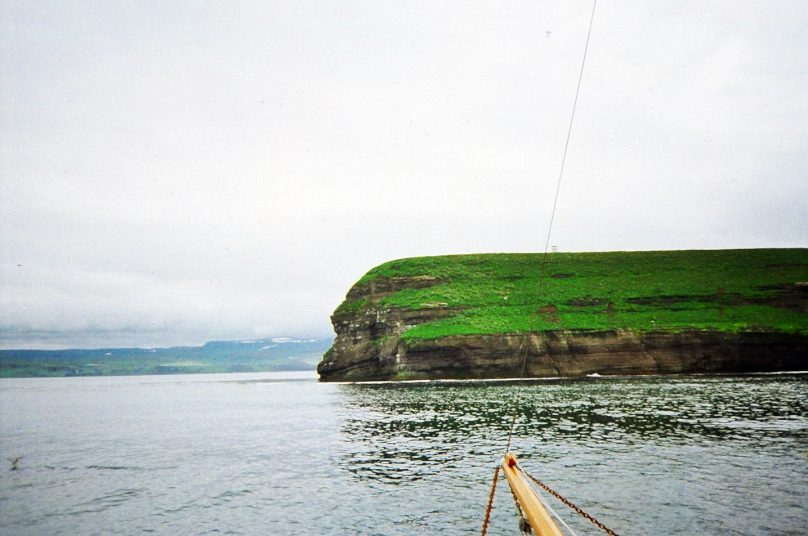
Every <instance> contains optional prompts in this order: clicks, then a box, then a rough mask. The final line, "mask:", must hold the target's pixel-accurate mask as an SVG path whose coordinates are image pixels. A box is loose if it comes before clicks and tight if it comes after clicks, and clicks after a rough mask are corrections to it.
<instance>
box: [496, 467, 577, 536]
mask: <svg viewBox="0 0 808 536" xmlns="http://www.w3.org/2000/svg"><path fill="white" fill-rule="evenodd" d="M502 471H503V472H504V473H505V478H507V479H508V484H509V485H510V486H511V491H513V494H514V495H515V496H516V498H517V499H518V500H519V504H520V505H522V509H523V510H524V512H525V517H527V522H528V523H530V526H531V527H532V528H533V532H534V533H535V534H536V536H564V535H563V534H562V533H561V531H560V530H559V529H558V527H557V526H556V524H555V522H554V521H553V518H551V517H550V514H549V513H548V512H547V510H546V509H545V508H544V505H542V503H541V501H540V500H539V498H538V496H537V495H536V493H535V492H534V491H533V489H532V488H531V487H530V486H529V485H528V483H527V482H526V481H525V479H524V478H522V475H520V474H519V471H518V470H517V469H516V456H514V455H513V454H511V453H510V452H509V453H507V454H506V455H505V460H504V461H503V462H502Z"/></svg>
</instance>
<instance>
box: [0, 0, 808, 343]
mask: <svg viewBox="0 0 808 536" xmlns="http://www.w3.org/2000/svg"><path fill="white" fill-rule="evenodd" d="M4 6H5V7H4V9H3V11H2V13H3V14H2V29H0V108H2V109H1V110H0V128H2V133H3V135H2V138H1V139H0V174H1V177H2V181H0V217H2V220H0V222H1V224H2V227H1V228H0V278H1V279H0V283H1V284H2V288H1V289H0V345H4V346H17V347H19V346H30V347H38V346H83V345H88V346H112V345H118V344H127V345H164V344H178V343H200V342H203V341H204V340H208V339H214V338H243V337H248V338H249V337H257V336H267V335H281V334H291V335H296V334H301V335H304V334H327V333H328V332H329V330H330V328H329V323H328V315H329V314H330V313H331V311H332V310H333V308H334V307H335V306H336V305H337V304H338V303H339V301H340V300H341V299H342V297H343V295H344V293H345V291H346V290H347V289H348V287H349V286H350V284H351V283H352V282H353V281H355V280H356V279H357V278H358V277H359V276H361V274H362V273H363V272H364V271H365V270H367V269H368V268H370V267H372V266H373V265H375V264H378V263H380V262H383V261H385V260H389V259H391V258H396V257H403V256H413V255H428V254H446V253H464V252H491V251H537V250H539V249H541V248H542V247H543V242H544V233H545V232H546V228H547V222H548V218H549V212H550V208H551V204H552V195H553V192H554V190H555V180H556V176H557V172H558V165H559V160H560V156H561V151H562V149H563V142H564V139H563V138H564V134H565V132H566V126H567V125H566V122H567V120H568V117H569V109H570V106H571V104H572V102H571V100H572V96H573V93H574V89H575V82H576V76H577V71H578V67H579V63H578V62H579V61H580V54H581V52H582V49H583V40H584V37H585V32H586V24H587V22H588V13H589V9H590V6H591V4H589V3H588V2H576V3H563V4H562V5H558V4H556V3H535V2H517V3H508V4H506V5H502V4H501V3H488V2H472V3H468V2H408V3H405V4H389V3H377V2H350V3H344V4H339V3H332V2H321V1H311V2H294V3H288V2H275V3H273V2H270V3H264V4H262V5H260V6H256V5H252V4H251V3H227V4H215V3H209V4H205V3H191V2H188V3H183V2H178V3H174V4H172V5H171V6H167V5H163V4H159V3H155V4H130V3H115V2H97V3H93V2H75V3H74V2H63V3H59V4H58V5H52V4H51V3H40V4H37V3H31V2H5V3H4ZM806 26H808V8H806V7H805V5H804V3H803V2H778V3H776V4H771V5H769V4H761V3H756V2H742V3H741V4H738V3H737V2H719V3H711V4H709V5H705V4H703V3H687V2H685V3H682V2H655V3H654V4H653V5H652V4H648V3H643V2H609V3H601V4H600V5H599V6H598V12H597V16H596V20H595V28H594V31H593V35H592V44H591V49H590V56H589V60H588V65H587V70H586V73H585V77H584V85H583V89H582V93H581V99H580V101H579V108H578V115H577V118H576V126H575V130H574V132H573V138H572V142H571V146H570V153H569V160H568V165H567V170H566V174H565V179H564V184H563V186H562V191H561V198H560V204H559V210H558V214H557V221H556V224H555V226H554V235H553V240H552V243H553V244H558V246H559V247H560V249H562V250H567V251H577V250H612V249H670V248H723V247H775V246H797V247H805V246H806V245H807V242H808V241H807V240H806V237H808V218H806V216H805V202H804V199H806V198H808V180H807V179H808V177H806V172H805V170H806V169H808V151H806V142H805V140H806V139H808V132H807V130H808V121H807V119H808V94H806V92H805V91H804V88H805V87H808V74H806V73H808V65H806V59H805V54H804V50H806V49H808V42H807V41H808V36H806V34H805V32H804V28H805V27H806ZM547 32H549V33H547Z"/></svg>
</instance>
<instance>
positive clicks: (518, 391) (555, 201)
mask: <svg viewBox="0 0 808 536" xmlns="http://www.w3.org/2000/svg"><path fill="white" fill-rule="evenodd" d="M597 5H598V1H597V0H593V1H592V13H591V14H590V15H589V30H588V31H587V32H586V44H585V45H584V54H583V57H582V58H581V69H580V71H579V72H578V85H577V87H576V88H575V99H573V101H572V113H571V114H570V122H569V127H568V128H567V139H566V141H565V142H564V154H563V155H562V157H561V168H560V169H559V171H558V181H557V183H556V191H555V197H554V198H553V210H552V212H551V213H550V225H549V226H548V227H547V239H546V240H545V242H544V254H543V255H542V259H541V267H540V269H539V275H538V282H537V284H536V303H537V304H540V303H541V302H540V301H539V300H540V297H541V291H542V286H543V284H544V271H545V267H546V266H547V251H548V250H549V248H550V236H551V235H552V233H553V221H555V214H556V208H557V207H558V196H559V193H560V192H561V179H562V178H563V176H564V166H565V164H566V163H567V150H568V149H569V146H570V138H571V137H572V125H573V123H574V122H575V109H576V108H577V107H578V95H579V94H580V93H581V81H582V80H583V78H584V66H585V65H586V54H587V52H588V51H589V39H590V37H591V36H592V24H593V22H594V21H595V7H597ZM534 321H535V322H536V325H535V327H536V329H534V330H533V331H538V315H536V316H534ZM520 350H521V348H520ZM528 352H529V345H525V353H524V355H523V357H522V364H521V367H520V372H519V383H518V384H517V385H516V393H515V394H514V401H513V413H512V415H511V424H510V426H509V427H508V441H507V445H506V447H505V452H506V453H507V452H509V451H510V449H511V439H512V438H513V429H514V426H515V425H516V412H517V410H518V408H519V401H520V399H521V395H522V385H523V383H524V379H525V370H526V368H527V354H528Z"/></svg>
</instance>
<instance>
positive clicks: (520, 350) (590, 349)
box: [317, 277, 808, 381]
mask: <svg viewBox="0 0 808 536" xmlns="http://www.w3.org/2000/svg"><path fill="white" fill-rule="evenodd" d="M430 284H435V280H434V279H432V278H425V277H418V278H406V277H399V278H391V279H385V280H381V281H374V282H372V283H371V284H366V285H357V286H355V287H354V288H352V289H351V291H350V292H349V294H348V300H349V301H354V300H365V301H366V303H367V306H365V307H363V308H361V309H360V310H358V311H356V312H345V311H339V310H338V311H337V312H336V313H335V314H334V315H333V316H332V318H331V319H332V323H333V325H334V330H335V332H336V334H337V336H336V339H335V341H334V345H333V347H332V349H331V350H329V352H328V353H327V354H326V355H325V356H324V357H323V360H322V362H321V363H320V364H319V366H318V367H317V370H318V372H319V374H320V379H321V380H322V381H369V380H405V379H407V380H409V379H444V378H457V379H462V378H514V377H519V376H520V368H521V364H522V361H523V360H526V361H525V362H526V371H525V372H526V376H528V377H556V376H562V377H564V376H584V375H587V374H595V373H597V374H601V375H626V374H669V373H703V372H709V373H728V372H767V371H786V370H808V337H806V336H804V335H793V334H786V333H777V332H770V331H743V332H737V333H733V332H724V331H704V330H690V331H687V330H686V331H677V332H669V331H661V330H660V331H647V332H638V331H635V330H628V329H616V330H602V331H590V330H586V331H585V330H556V331H543V332H540V333H516V334H508V333H503V334H490V335H456V336H446V337H441V338H437V339H430V340H422V341H414V342H407V340H405V339H402V337H401V336H402V335H403V334H404V333H405V332H406V331H407V330H409V329H410V328H412V327H414V326H416V325H419V324H422V323H425V322H429V321H433V320H437V319H441V318H445V317H447V316H451V315H452V314H454V313H455V311H454V310H452V309H451V308H449V307H447V306H446V305H445V304H443V303H435V304H424V305H423V307H422V308H419V309H409V308H389V307H382V306H381V305H379V304H380V302H381V301H382V298H383V297H384V296H386V295H389V294H391V293H393V292H397V291H399V290H401V289H404V288H408V287H418V286H421V287H423V286H427V285H430ZM795 296H796V297H794V296H792V297H791V298H790V299H792V301H793V300H794V299H796V300H797V302H799V303H795V304H792V303H790V304H789V305H790V306H792V307H796V308H799V309H803V310H804V309H805V305H806V303H808V302H806V300H805V293H804V292H798V293H797V294H795Z"/></svg>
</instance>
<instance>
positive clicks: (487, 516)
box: [480, 466, 502, 536]
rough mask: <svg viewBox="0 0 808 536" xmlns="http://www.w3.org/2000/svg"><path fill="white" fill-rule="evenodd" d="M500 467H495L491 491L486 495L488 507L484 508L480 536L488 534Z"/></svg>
mask: <svg viewBox="0 0 808 536" xmlns="http://www.w3.org/2000/svg"><path fill="white" fill-rule="evenodd" d="M500 471H502V467H500V466H497V468H496V470H495V471H494V480H493V481H492V482H491V491H490V492H489V493H488V506H486V507H485V519H483V528H482V530H481V531H480V536H485V535H486V534H487V533H488V523H489V522H490V521H491V510H493V508H494V493H495V492H496V491H497V481H498V480H499V472H500Z"/></svg>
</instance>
